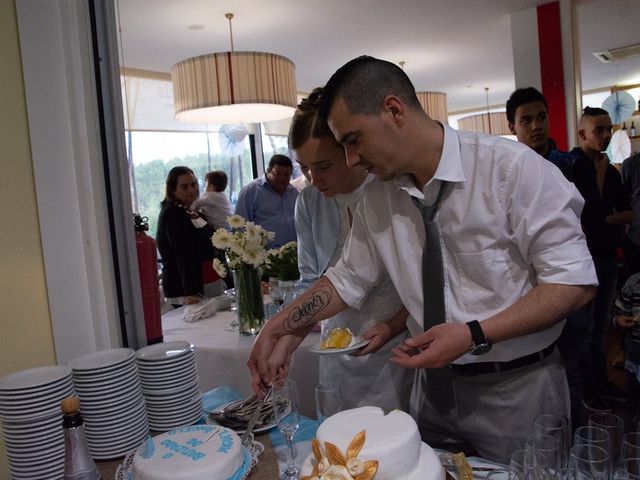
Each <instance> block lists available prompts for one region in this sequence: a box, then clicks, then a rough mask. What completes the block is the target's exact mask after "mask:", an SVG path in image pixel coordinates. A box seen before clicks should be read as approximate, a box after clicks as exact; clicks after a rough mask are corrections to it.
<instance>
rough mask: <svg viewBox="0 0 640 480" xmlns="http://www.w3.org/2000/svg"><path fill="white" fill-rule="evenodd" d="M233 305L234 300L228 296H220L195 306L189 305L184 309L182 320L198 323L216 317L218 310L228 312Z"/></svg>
mask: <svg viewBox="0 0 640 480" xmlns="http://www.w3.org/2000/svg"><path fill="white" fill-rule="evenodd" d="M232 303H233V298H231V297H229V296H227V295H220V296H218V297H213V298H210V299H208V300H205V301H202V302H199V303H196V304H194V305H187V306H185V307H184V311H183V313H182V320H184V321H185V322H197V321H198V320H202V319H203V318H207V317H211V316H212V315H215V313H216V312H217V311H218V310H228V309H229V308H231V304H232Z"/></svg>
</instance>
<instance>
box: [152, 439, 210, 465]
mask: <svg viewBox="0 0 640 480" xmlns="http://www.w3.org/2000/svg"><path fill="white" fill-rule="evenodd" d="M196 441H197V440H196ZM200 443H202V442H200ZM160 445H162V446H163V447H165V448H167V450H171V451H172V452H175V453H177V454H180V455H182V456H184V457H187V458H191V459H192V460H194V461H198V460H202V459H203V458H205V457H206V454H204V453H202V452H199V451H198V450H196V449H194V448H190V447H189V446H187V445H180V444H178V443H177V442H175V441H173V440H171V439H168V438H166V439H164V440H163V441H162V442H161V443H160ZM171 456H173V453H167V454H165V456H163V458H170V457H171Z"/></svg>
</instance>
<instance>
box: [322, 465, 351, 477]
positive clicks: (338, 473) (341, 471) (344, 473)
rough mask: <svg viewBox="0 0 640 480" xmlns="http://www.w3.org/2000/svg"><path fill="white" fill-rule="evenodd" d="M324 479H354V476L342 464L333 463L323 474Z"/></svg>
mask: <svg viewBox="0 0 640 480" xmlns="http://www.w3.org/2000/svg"><path fill="white" fill-rule="evenodd" d="M322 480H353V477H352V476H351V475H349V472H348V470H347V469H346V468H345V467H343V466H342V465H331V466H330V467H329V468H328V469H327V470H326V471H325V472H324V473H323V474H322Z"/></svg>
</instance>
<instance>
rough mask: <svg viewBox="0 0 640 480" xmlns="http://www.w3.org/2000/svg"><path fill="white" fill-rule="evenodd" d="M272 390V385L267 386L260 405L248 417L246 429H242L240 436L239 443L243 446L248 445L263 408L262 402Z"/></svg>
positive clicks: (263, 402)
mask: <svg viewBox="0 0 640 480" xmlns="http://www.w3.org/2000/svg"><path fill="white" fill-rule="evenodd" d="M272 392H273V385H272V386H271V387H269V390H267V393H266V394H265V396H264V397H262V401H261V402H260V405H258V406H257V407H256V409H255V411H254V412H253V415H251V418H250V419H249V424H248V425H247V429H246V430H245V431H244V433H243V434H242V438H241V443H242V445H244V446H245V447H246V446H248V443H249V442H250V441H251V433H252V432H253V429H254V428H255V426H256V423H258V418H260V414H261V413H262V410H263V409H264V404H265V402H266V401H267V398H268V397H270V396H271V393H272Z"/></svg>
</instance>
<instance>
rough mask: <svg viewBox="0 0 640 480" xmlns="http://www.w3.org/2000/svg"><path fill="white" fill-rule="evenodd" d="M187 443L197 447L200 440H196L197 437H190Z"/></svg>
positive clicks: (200, 442) (200, 443)
mask: <svg viewBox="0 0 640 480" xmlns="http://www.w3.org/2000/svg"><path fill="white" fill-rule="evenodd" d="M186 443H187V445H189V446H190V447H199V446H200V445H202V443H203V442H202V440H198V439H197V438H192V439H190V440H187V442H186Z"/></svg>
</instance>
